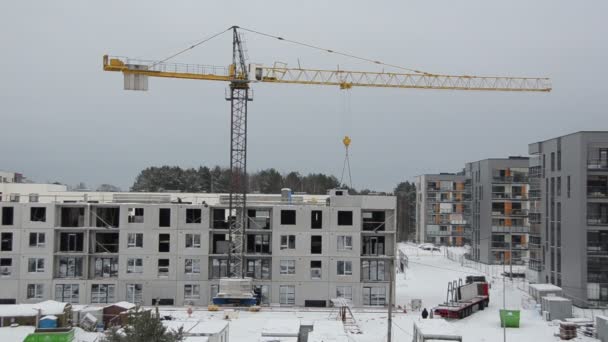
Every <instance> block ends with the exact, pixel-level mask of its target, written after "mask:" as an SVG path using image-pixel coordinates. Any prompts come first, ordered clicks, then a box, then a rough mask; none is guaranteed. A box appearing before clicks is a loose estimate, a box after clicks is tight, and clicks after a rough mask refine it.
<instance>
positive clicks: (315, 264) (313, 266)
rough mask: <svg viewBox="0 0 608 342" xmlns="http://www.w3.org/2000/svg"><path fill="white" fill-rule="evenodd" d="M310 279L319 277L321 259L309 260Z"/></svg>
mask: <svg viewBox="0 0 608 342" xmlns="http://www.w3.org/2000/svg"><path fill="white" fill-rule="evenodd" d="M310 279H321V260H312V261H311V262H310Z"/></svg>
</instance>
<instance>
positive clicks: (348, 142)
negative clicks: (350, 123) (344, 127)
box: [342, 135, 352, 148]
mask: <svg viewBox="0 0 608 342" xmlns="http://www.w3.org/2000/svg"><path fill="white" fill-rule="evenodd" d="M351 141H352V140H351V139H350V137H349V136H348V135H345V136H344V139H342V143H344V147H346V148H348V146H350V142H351Z"/></svg>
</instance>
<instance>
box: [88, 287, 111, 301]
mask: <svg viewBox="0 0 608 342" xmlns="http://www.w3.org/2000/svg"><path fill="white" fill-rule="evenodd" d="M115 293H116V286H115V285H112V284H93V285H91V303H93V304H108V303H114V301H115Z"/></svg>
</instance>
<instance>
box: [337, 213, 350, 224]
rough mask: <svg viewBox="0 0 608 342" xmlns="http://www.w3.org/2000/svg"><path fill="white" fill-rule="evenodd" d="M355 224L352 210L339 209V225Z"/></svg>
mask: <svg viewBox="0 0 608 342" xmlns="http://www.w3.org/2000/svg"><path fill="white" fill-rule="evenodd" d="M352 225H353V212H352V211H344V210H339V211H338V226H352Z"/></svg>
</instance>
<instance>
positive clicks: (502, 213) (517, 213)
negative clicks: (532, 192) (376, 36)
mask: <svg viewBox="0 0 608 342" xmlns="http://www.w3.org/2000/svg"><path fill="white" fill-rule="evenodd" d="M527 215H528V210H526V209H517V210H511V212H510V213H508V214H507V213H506V212H505V211H504V210H503V211H493V212H492V216H527Z"/></svg>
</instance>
